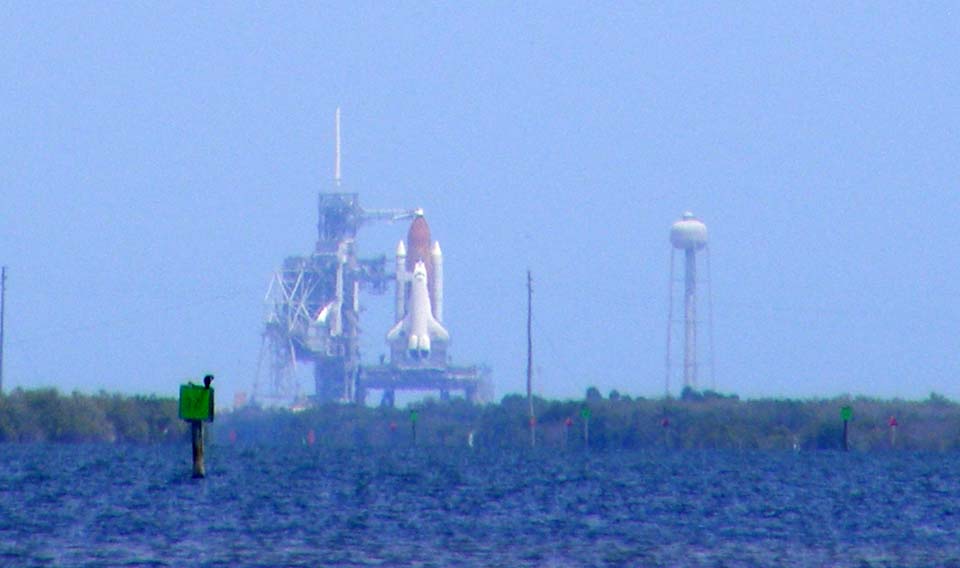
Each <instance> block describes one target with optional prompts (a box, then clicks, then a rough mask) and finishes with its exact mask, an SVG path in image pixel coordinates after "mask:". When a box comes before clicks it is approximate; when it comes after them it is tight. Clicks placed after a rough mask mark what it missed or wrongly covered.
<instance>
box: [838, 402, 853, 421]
mask: <svg viewBox="0 0 960 568" xmlns="http://www.w3.org/2000/svg"><path fill="white" fill-rule="evenodd" d="M840 418H841V419H843V421H844V422H849V421H850V420H853V407H851V406H849V405H848V406H843V407H841V408H840Z"/></svg>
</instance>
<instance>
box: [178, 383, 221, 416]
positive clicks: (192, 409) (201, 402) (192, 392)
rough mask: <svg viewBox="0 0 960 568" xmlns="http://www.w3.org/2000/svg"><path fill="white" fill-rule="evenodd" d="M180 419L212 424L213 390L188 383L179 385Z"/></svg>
mask: <svg viewBox="0 0 960 568" xmlns="http://www.w3.org/2000/svg"><path fill="white" fill-rule="evenodd" d="M179 413H180V419H181V420H187V421H190V422H213V388H206V387H203V386H200V385H195V384H193V383H189V384H186V385H180V410H179Z"/></svg>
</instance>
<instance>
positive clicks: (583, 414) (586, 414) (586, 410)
mask: <svg viewBox="0 0 960 568" xmlns="http://www.w3.org/2000/svg"><path fill="white" fill-rule="evenodd" d="M580 418H583V419H584V420H590V407H588V406H584V407H583V408H581V409H580Z"/></svg>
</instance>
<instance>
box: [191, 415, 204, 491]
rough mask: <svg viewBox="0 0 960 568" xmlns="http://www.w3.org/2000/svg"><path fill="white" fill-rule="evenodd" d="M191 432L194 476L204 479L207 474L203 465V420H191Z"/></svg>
mask: <svg viewBox="0 0 960 568" xmlns="http://www.w3.org/2000/svg"><path fill="white" fill-rule="evenodd" d="M190 433H191V434H192V438H193V478H194V479H203V478H204V477H206V476H207V471H206V468H204V465H203V422H201V421H199V420H191V421H190Z"/></svg>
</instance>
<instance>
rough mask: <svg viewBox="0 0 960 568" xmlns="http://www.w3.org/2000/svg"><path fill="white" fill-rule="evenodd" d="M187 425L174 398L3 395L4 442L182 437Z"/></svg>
mask: <svg viewBox="0 0 960 568" xmlns="http://www.w3.org/2000/svg"><path fill="white" fill-rule="evenodd" d="M187 431H188V428H187V426H186V425H185V424H184V423H182V422H181V421H180V420H179V419H178V418H177V401H176V400H175V399H172V398H157V397H152V396H132V397H131V396H123V395H119V394H107V393H104V392H101V393H98V394H94V395H86V394H80V393H76V392H75V393H73V394H70V395H64V394H61V393H59V392H58V391H57V390H56V389H37V390H22V389H16V390H14V391H13V392H11V393H9V394H7V395H4V396H0V442H68V443H82V442H121V443H139V444H149V443H156V442H167V441H174V440H179V439H182V438H183V437H184V436H186V432H187Z"/></svg>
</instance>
